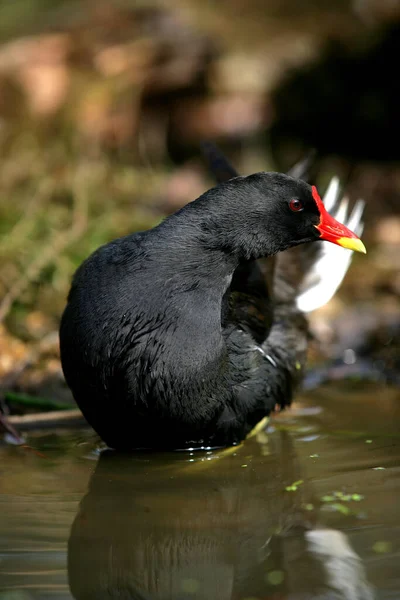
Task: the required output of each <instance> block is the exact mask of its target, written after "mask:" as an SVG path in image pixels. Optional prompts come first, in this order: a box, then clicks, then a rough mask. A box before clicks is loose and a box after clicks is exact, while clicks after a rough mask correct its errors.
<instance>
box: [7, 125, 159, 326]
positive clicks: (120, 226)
mask: <svg viewBox="0 0 400 600" xmlns="http://www.w3.org/2000/svg"><path fill="white" fill-rule="evenodd" d="M2 150H3V151H2V156H1V161H2V163H1V169H0V298H1V301H0V320H1V319H2V318H3V319H4V318H8V317H9V316H10V314H11V315H12V313H13V312H14V313H15V312H16V311H17V312H18V317H19V318H21V316H23V314H24V312H25V313H28V312H29V311H30V310H31V309H32V308H33V307H35V309H38V310H42V311H43V312H45V313H46V314H50V315H51V316H52V317H54V318H55V319H57V318H58V317H59V315H60V312H61V310H62V307H63V305H64V302H65V297H66V294H67V291H68V288H69V285H70V281H71V277H72V275H73V273H74V271H75V270H76V268H77V267H78V266H79V264H80V263H81V262H82V261H83V260H84V259H85V257H87V256H88V255H89V254H90V253H91V252H93V250H95V249H96V248H97V247H98V246H100V245H101V244H103V243H105V242H107V241H109V240H111V239H113V238H115V237H118V236H121V235H125V234H127V233H130V232H132V231H138V230H141V229H146V228H149V227H152V226H154V225H155V224H156V223H157V222H159V220H160V219H161V218H162V216H163V215H162V212H161V211H160V210H158V209H157V208H156V207H155V202H154V200H155V199H159V198H160V197H162V189H163V182H164V181H165V177H166V175H167V170H166V169H162V168H159V169H158V170H157V171H151V172H150V170H149V168H148V167H138V166H133V165H130V164H128V163H124V162H122V161H116V160H113V159H112V158H110V157H108V156H107V155H106V154H104V153H98V154H97V155H93V156H88V155H83V156H82V155H79V154H74V153H71V151H70V147H69V144H68V142H67V140H65V139H54V140H50V142H48V143H46V144H43V143H42V142H41V140H40V136H35V135H34V134H32V132H29V133H26V134H21V135H19V136H16V137H15V139H14V140H13V142H11V143H8V144H7V147H3V149H2ZM10 321H13V319H12V318H11V319H10Z"/></svg>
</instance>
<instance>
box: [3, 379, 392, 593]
mask: <svg viewBox="0 0 400 600" xmlns="http://www.w3.org/2000/svg"><path fill="white" fill-rule="evenodd" d="M351 388H352V389H351V390H349V383H347V384H345V385H344V384H338V385H336V386H335V388H333V387H332V386H325V387H323V388H320V389H319V390H317V391H316V392H313V393H312V394H308V397H307V399H301V401H300V402H298V403H297V404H296V405H295V406H294V407H293V409H292V410H291V411H287V412H285V413H283V414H282V415H279V416H278V417H277V418H274V419H273V421H272V423H273V425H270V427H269V430H268V432H267V434H265V433H261V434H258V436H257V437H255V438H253V439H251V440H248V441H247V442H246V443H245V444H243V445H242V446H240V447H237V448H235V449H229V450H227V451H219V452H209V453H207V452H204V453H201V454H199V453H194V454H192V455H191V454H190V453H187V452H185V453H177V454H167V455H161V454H154V455H150V454H136V455H130V456H129V455H125V456H121V455H116V454H114V453H110V452H105V453H102V454H101V455H100V456H99V452H98V451H97V450H96V448H97V440H96V438H95V437H94V435H93V434H92V433H91V432H90V431H82V430H80V431H74V432H59V433H58V434H51V435H49V434H44V433H41V434H37V435H35V436H33V435H32V436H31V437H30V439H29V441H28V444H29V445H30V446H31V448H30V449H29V448H18V447H4V446H3V447H1V448H0V465H1V466H0V473H1V478H0V600H30V599H35V600H36V599H37V600H39V599H40V600H42V599H43V600H45V599H46V600H50V599H53V598H57V599H60V600H66V599H71V598H76V599H85V600H86V599H87V600H89V599H90V600H92V599H93V600H94V599H96V600H97V599H99V600H102V599H103V598H104V599H105V598H120V599H124V600H125V599H137V600H150V599H160V600H161V599H163V600H169V599H173V600H214V599H215V600H228V599H229V600H267V599H268V600H278V599H279V600H283V599H288V600H289V599H290V600H306V599H317V598H318V600H322V599H324V600H325V599H332V600H336V599H346V600H348V599H349V600H358V599H359V600H369V598H376V599H378V600H389V599H396V600H397V599H398V598H400V570H399V561H400V519H399V517H400V503H399V500H398V498H399V492H400V477H399V475H400V434H399V424H400V402H399V392H398V390H394V389H390V388H385V387H382V386H378V385H377V384H374V385H372V384H368V385H367V384H362V383H360V384H357V385H356V384H352V385H351Z"/></svg>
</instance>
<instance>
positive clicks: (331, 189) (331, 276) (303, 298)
mask: <svg viewBox="0 0 400 600" xmlns="http://www.w3.org/2000/svg"><path fill="white" fill-rule="evenodd" d="M338 197H339V179H338V178H337V177H332V179H331V181H330V183H329V186H328V189H327V191H326V193H325V195H324V205H325V208H326V210H327V211H329V212H330V213H332V215H333V216H334V217H335V219H337V220H338V221H340V222H341V223H343V224H344V225H346V227H348V228H349V229H351V230H352V231H354V232H355V233H356V234H357V235H358V236H360V235H361V233H362V231H363V228H364V225H363V222H362V220H361V219H362V215H363V211H364V202H363V201H362V200H358V201H357V202H356V204H355V206H354V208H353V210H352V212H351V214H350V217H348V216H347V214H348V203H349V202H348V199H347V198H342V200H341V201H340V202H339V204H338V202H337V200H338ZM319 244H320V248H321V249H320V252H319V254H318V257H317V259H316V260H315V262H314V264H313V265H312V267H311V269H310V270H309V271H308V273H307V274H306V276H305V278H304V280H303V282H302V284H301V287H300V294H299V296H298V297H297V306H298V308H299V310H301V311H302V312H305V313H308V312H311V311H313V310H316V309H317V308H320V307H321V306H324V304H326V303H327V302H329V300H330V299H331V298H332V297H333V296H334V294H335V292H336V290H337V289H338V287H339V286H340V284H341V283H342V281H343V279H344V276H345V275H346V273H347V270H348V268H349V266H350V263H351V260H352V258H353V252H352V251H351V250H347V249H346V248H342V247H341V246H337V245H335V244H331V243H330V242H319Z"/></svg>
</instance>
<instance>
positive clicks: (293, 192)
mask: <svg viewBox="0 0 400 600" xmlns="http://www.w3.org/2000/svg"><path fill="white" fill-rule="evenodd" d="M214 190H215V193H213V194H212V196H213V198H214V201H215V200H216V199H217V196H218V200H219V201H218V202H216V203H215V204H214V205H213V208H212V211H211V212H212V214H213V217H214V218H213V221H214V224H215V225H216V237H215V238H214V239H215V242H216V243H217V244H218V243H219V244H220V245H221V246H222V245H224V244H225V246H226V247H228V248H232V249H233V251H234V252H237V253H238V254H239V255H240V256H241V258H244V259H254V258H260V257H262V256H269V255H273V254H276V253H277V252H280V251H283V250H286V249H287V248H290V247H292V246H297V245H299V244H302V243H306V242H313V241H317V240H326V241H328V242H332V243H333V244H338V245H339V246H342V247H344V248H349V249H351V250H355V251H357V252H363V253H365V252H366V250H365V246H364V244H363V243H362V241H361V240H360V239H359V237H358V236H357V235H356V234H355V233H353V232H352V231H350V229H348V228H347V227H346V226H345V225H343V224H342V223H339V221H337V220H336V219H335V218H334V217H332V215H330V214H329V212H328V211H327V210H326V209H325V206H324V204H323V202H322V200H321V198H320V196H319V194H318V192H317V189H316V187H315V186H310V185H308V183H306V182H304V181H302V180H299V179H294V178H292V177H290V176H288V175H283V174H282V173H264V172H262V173H256V174H254V175H249V176H247V177H236V178H234V179H231V180H230V181H227V182H225V183H223V184H221V185H219V186H217V188H214ZM217 215H218V221H217V219H216V217H217ZM224 238H225V239H224ZM228 240H229V242H228ZM227 242H228V243H227Z"/></svg>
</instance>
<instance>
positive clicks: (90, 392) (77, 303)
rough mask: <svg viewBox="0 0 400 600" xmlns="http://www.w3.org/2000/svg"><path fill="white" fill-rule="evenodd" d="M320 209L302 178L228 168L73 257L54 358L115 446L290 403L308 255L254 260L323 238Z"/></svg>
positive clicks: (229, 427)
mask: <svg viewBox="0 0 400 600" xmlns="http://www.w3.org/2000/svg"><path fill="white" fill-rule="evenodd" d="M212 159H213V157H212V156H211V160H212ZM217 171H218V170H217ZM225 173H227V174H226V175H225V176H224V177H221V178H220V179H224V178H227V177H228V176H229V177H230V176H231V175H232V173H230V172H229V170H227V171H225ZM217 175H218V172H217ZM293 202H295V204H293ZM298 207H300V210H297V209H298ZM320 219H321V215H320V211H319V208H318V206H317V204H316V202H315V199H314V197H313V194H312V189H311V187H310V186H309V185H308V184H307V183H306V182H304V181H302V180H300V179H295V178H293V177H290V176H287V175H283V174H279V173H257V174H254V175H250V176H248V177H235V178H233V179H230V180H227V181H223V182H222V183H220V184H219V185H217V186H216V187H215V188H213V189H211V190H209V191H207V192H206V193H205V194H203V195H202V196H201V197H200V198H198V199H197V200H195V201H194V202H192V203H190V204H188V205H186V206H185V207H183V208H182V209H180V210H179V211H177V212H176V213H174V214H173V215H171V216H169V217H168V218H166V219H165V220H164V221H163V222H162V223H161V224H160V225H159V226H157V227H155V228H154V229H151V230H149V231H145V232H141V233H135V234H132V235H128V236H126V237H124V238H121V239H118V240H115V241H113V242H111V243H109V244H107V245H105V246H103V247H101V248H99V249H98V250H97V251H96V252H95V253H94V254H92V255H91V256H90V257H89V258H88V259H87V260H86V261H85V262H84V263H83V264H82V265H81V267H80V268H79V269H78V271H77V273H76V274H75V277H74V280H73V284H72V288H71V291H70V294H69V297H68V304H67V307H66V309H65V311H64V314H63V317H62V322H61V328H60V346H61V359H62V365H63V370H64V374H65V377H66V380H67V383H68V385H69V386H70V388H71V390H72V392H73V395H74V397H75V399H76V401H77V403H78V405H79V406H80V408H81V409H82V411H83V414H84V415H85V417H86V419H87V420H88V422H89V423H90V424H91V425H92V426H93V428H94V429H95V430H96V431H97V432H98V433H99V434H100V436H101V437H102V438H103V440H104V441H105V442H106V443H107V444H108V445H109V446H111V447H113V448H119V449H133V448H163V449H177V448H188V447H216V446H226V445H232V444H236V443H238V442H240V441H241V440H242V439H243V438H244V437H245V436H246V435H247V434H248V432H249V431H250V430H251V429H252V428H253V427H254V426H255V425H256V424H257V423H258V422H259V421H260V420H261V419H262V418H263V417H265V416H267V415H268V414H269V413H270V412H271V411H272V410H273V409H274V407H275V405H276V404H278V405H280V406H282V407H283V406H285V405H287V404H289V403H290V401H291V397H292V391H293V388H294V387H295V385H296V384H297V382H298V381H299V379H300V376H301V373H302V370H303V367H304V362H305V354H306V349H307V324H306V320H305V317H304V316H303V313H302V312H301V311H300V310H299V309H298V308H297V305H296V297H297V294H298V290H299V286H300V284H301V281H302V279H303V276H304V274H305V271H307V269H308V268H309V266H310V255H309V254H308V258H306V257H307V253H306V252H297V253H296V252H292V253H290V252H284V253H283V254H280V255H279V258H278V260H277V264H276V265H275V264H274V261H272V260H269V261H267V262H266V264H265V271H264V270H263V265H262V263H261V262H259V261H258V260H257V259H260V258H262V257H271V256H275V255H276V254H277V253H278V252H281V251H284V250H287V249H288V248H291V247H293V246H297V245H299V244H304V243H306V242H314V241H316V240H318V239H319V237H320V234H319V232H318V230H317V229H316V226H317V225H318V223H319V222H320ZM315 246H317V245H315ZM302 248H305V246H302ZM299 250H300V249H299ZM314 254H315V253H314ZM314 259H315V257H314ZM314 259H311V260H314Z"/></svg>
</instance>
